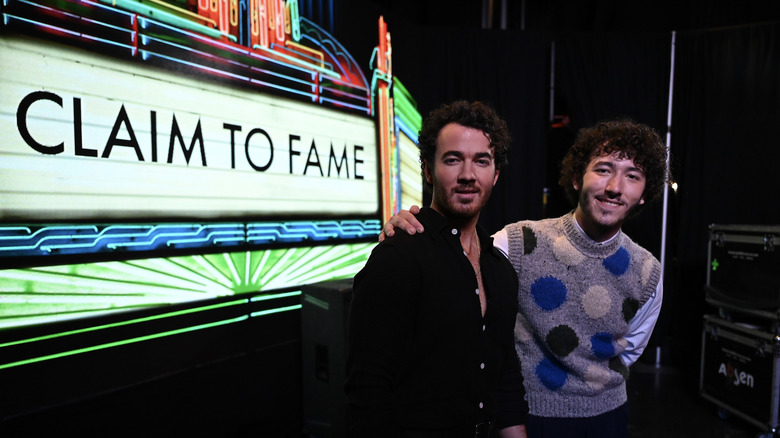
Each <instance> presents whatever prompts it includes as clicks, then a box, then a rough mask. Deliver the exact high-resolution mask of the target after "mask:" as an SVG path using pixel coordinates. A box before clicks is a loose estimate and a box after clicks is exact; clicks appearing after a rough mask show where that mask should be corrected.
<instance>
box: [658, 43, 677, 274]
mask: <svg viewBox="0 0 780 438" xmlns="http://www.w3.org/2000/svg"><path fill="white" fill-rule="evenodd" d="M676 37H677V32H675V31H672V57H671V65H670V68H669V108H668V111H667V115H666V175H667V177H668V175H670V172H669V170H670V160H671V144H672V143H671V142H672V95H673V92H674V51H675V39H676ZM668 209H669V184H668V183H667V184H664V204H663V220H662V221H661V281H663V278H664V270H665V268H666V225H667V222H668V218H667V213H668Z"/></svg>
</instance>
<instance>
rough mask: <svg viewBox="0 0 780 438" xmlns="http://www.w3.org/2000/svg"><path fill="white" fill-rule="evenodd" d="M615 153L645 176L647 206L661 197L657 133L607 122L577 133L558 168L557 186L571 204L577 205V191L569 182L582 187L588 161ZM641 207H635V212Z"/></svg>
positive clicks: (663, 177) (663, 170)
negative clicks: (561, 188)
mask: <svg viewBox="0 0 780 438" xmlns="http://www.w3.org/2000/svg"><path fill="white" fill-rule="evenodd" d="M616 152H617V153H618V155H619V156H620V157H621V158H624V159H631V160H634V164H635V165H636V166H637V167H639V168H640V169H642V172H644V174H645V191H644V193H643V194H642V196H643V197H644V200H645V204H643V205H647V204H649V203H651V202H653V201H655V200H656V199H658V198H660V197H661V196H662V195H663V189H664V185H665V184H667V181H668V180H669V178H668V172H667V166H666V145H664V142H663V141H662V140H661V137H660V136H659V135H658V133H657V132H656V131H655V130H653V128H650V127H649V126H647V125H643V124H641V123H636V122H634V121H632V120H630V119H617V120H609V121H605V122H601V123H598V124H597V125H595V126H593V127H590V128H583V129H581V130H580V132H579V133H578V134H577V138H576V140H575V141H574V145H573V146H572V147H571V148H569V151H568V152H567V153H566V156H565V157H564V158H563V163H562V165H561V177H560V179H559V180H558V184H560V185H561V187H563V189H564V190H565V191H566V196H567V197H568V198H569V201H570V202H571V203H572V205H575V206H576V205H577V201H578V198H579V192H578V191H577V190H576V189H575V188H574V187H573V185H572V182H574V181H577V182H578V183H579V184H578V185H579V187H580V188H582V177H583V175H584V173H585V169H586V168H587V167H588V164H589V163H590V161H591V160H592V159H593V158H595V157H597V156H606V155H612V154H614V153H616ZM641 207H642V205H637V207H636V209H635V212H638V211H639V209H640V208H641Z"/></svg>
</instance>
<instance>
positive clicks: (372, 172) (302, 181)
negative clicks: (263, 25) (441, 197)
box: [0, 38, 379, 221]
mask: <svg viewBox="0 0 780 438" xmlns="http://www.w3.org/2000/svg"><path fill="white" fill-rule="evenodd" d="M0 65H3V66H4V68H3V71H4V73H3V76H4V77H3V85H2V86H1V87H0V139H2V141H1V142H0V178H2V180H3V184H2V186H0V219H2V220H47V221H58V220H68V219H76V218H77V219H90V218H91V219H97V218H100V219H106V218H111V219H121V218H126V219H129V218H132V219H134V220H137V219H139V218H144V217H146V218H155V217H157V218H159V217H166V218H199V219H204V218H209V217H211V216H212V215H214V214H216V213H218V214H219V215H220V216H221V217H253V216H258V215H261V214H262V215H269V214H271V215H312V214H318V213H321V212H323V211H328V212H329V213H331V214H345V213H349V214H372V213H375V212H377V211H378V209H379V193H378V190H377V186H378V181H377V171H376V169H377V162H376V160H377V156H378V151H377V148H378V146H377V133H376V123H375V121H374V120H372V119H371V118H369V117H367V116H360V115H356V114H350V113H347V112H341V111H334V110H333V109H330V108H326V107H322V106H317V105H311V104H306V103H302V102H299V101H296V100H292V99H288V98H284V97H279V96H274V95H269V94H264V93H248V92H245V90H242V89H239V88H228V87H225V86H224V85H218V84H215V83H213V82H206V81H198V80H196V79H194V78H192V77H190V76H185V75H177V74H174V73H172V72H167V71H154V72H153V74H152V73H150V70H149V69H148V68H142V67H141V66H139V65H138V64H134V63H131V62H125V61H121V60H117V59H107V58H105V57H99V56H91V55H90V54H89V53H88V52H84V51H81V50H79V49H77V48H72V47H68V46H56V45H41V44H34V43H30V42H28V41H26V40H24V39H14V38H2V39H0ZM84 78H89V80H84Z"/></svg>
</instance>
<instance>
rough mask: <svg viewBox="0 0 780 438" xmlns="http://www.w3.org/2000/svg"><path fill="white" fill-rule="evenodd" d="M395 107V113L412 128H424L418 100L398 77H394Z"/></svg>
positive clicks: (417, 129)
mask: <svg viewBox="0 0 780 438" xmlns="http://www.w3.org/2000/svg"><path fill="white" fill-rule="evenodd" d="M393 109H394V110H395V114H396V115H397V116H398V117H399V118H400V119H401V120H402V121H403V122H404V123H405V124H406V125H407V126H409V127H410V128H412V129H414V130H415V131H419V130H420V128H422V116H421V115H420V113H419V112H418V111H417V102H415V101H414V99H413V98H412V96H411V95H410V94H409V91H407V90H406V88H405V87H404V86H403V84H402V83H401V81H400V80H398V78H396V77H393Z"/></svg>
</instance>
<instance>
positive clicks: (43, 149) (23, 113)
mask: <svg viewBox="0 0 780 438" xmlns="http://www.w3.org/2000/svg"><path fill="white" fill-rule="evenodd" d="M37 100H50V101H52V102H54V103H56V104H57V105H59V106H60V108H62V98H61V97H60V96H57V95H56V94H54V93H50V92H48V91H35V92H32V93H30V94H28V95H27V96H24V99H22V101H21V102H19V108H17V110H16V129H18V130H19V134H20V135H21V136H22V138H23V139H24V141H25V142H26V143H27V145H28V146H30V147H31V148H33V149H35V150H36V151H38V152H40V153H42V154H46V155H56V154H60V153H62V152H63V151H64V150H65V142H62V143H60V144H58V145H56V146H45V145H42V144H40V143H38V142H37V141H35V139H34V138H32V135H30V131H29V130H27V110H29V109H30V105H32V104H33V102H35V101H37Z"/></svg>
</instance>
